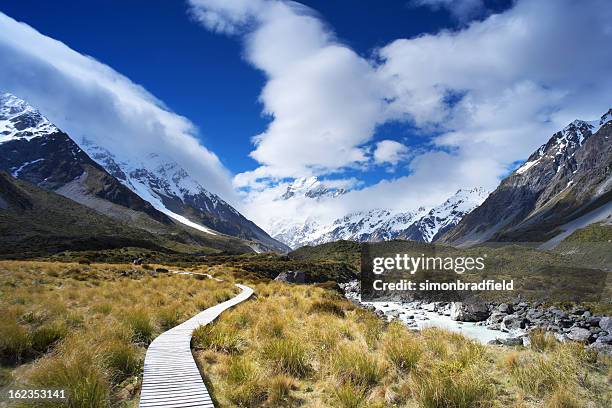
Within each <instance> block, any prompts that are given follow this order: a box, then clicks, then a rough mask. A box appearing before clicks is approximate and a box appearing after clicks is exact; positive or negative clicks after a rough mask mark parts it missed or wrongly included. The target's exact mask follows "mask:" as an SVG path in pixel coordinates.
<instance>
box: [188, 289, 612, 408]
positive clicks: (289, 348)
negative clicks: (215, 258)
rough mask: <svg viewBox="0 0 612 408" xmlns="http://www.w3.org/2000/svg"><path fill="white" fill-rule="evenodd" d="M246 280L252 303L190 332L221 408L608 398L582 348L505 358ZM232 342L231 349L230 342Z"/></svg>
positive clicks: (496, 406)
mask: <svg viewBox="0 0 612 408" xmlns="http://www.w3.org/2000/svg"><path fill="white" fill-rule="evenodd" d="M248 284H249V283H248ZM249 285H250V286H252V287H253V288H254V289H255V293H256V294H257V296H256V298H255V299H253V300H251V301H249V302H247V303H244V304H240V305H238V306H236V308H235V309H232V310H231V311H229V312H228V313H226V314H223V315H222V316H221V317H220V319H219V320H217V321H216V323H214V324H213V325H211V326H208V327H206V328H200V329H198V332H199V334H198V335H196V337H194V345H195V347H196V353H195V355H196V358H197V359H198V361H199V365H200V367H201V368H202V372H203V373H204V375H205V376H206V378H207V380H208V381H209V382H210V383H212V384H214V391H213V394H214V395H215V398H216V399H217V400H218V402H219V406H221V407H298V406H300V407H308V408H321V407H348V408H354V407H363V408H375V407H381V408H382V407H398V408H400V407H401V408H489V407H491V408H501V407H515V408H518V407H525V408H535V407H546V406H550V407H555V408H557V407H565V406H567V407H568V408H569V407H573V406H574V405H560V404H562V402H563V401H564V399H563V398H564V394H563V393H562V392H561V391H560V390H563V389H567V390H570V391H569V392H570V393H571V394H572V396H573V399H575V400H576V401H578V402H579V403H580V404H581V405H578V406H585V402H586V401H595V405H593V406H594V407H601V408H603V407H606V408H607V407H608V406H609V403H610V399H609V396H610V394H611V392H610V387H609V382H608V381H609V379H608V374H607V370H608V369H609V365H608V363H607V362H605V361H600V360H597V359H594V358H593V355H592V354H591V353H588V352H585V351H584V348H583V347H582V346H580V345H572V344H564V345H557V346H555V347H554V348H551V347H547V346H545V347H541V348H539V349H541V350H542V351H536V350H535V349H518V350H513V351H512V352H509V351H508V350H507V349H504V348H499V347H493V346H485V345H482V344H479V343H477V342H475V341H472V340H470V339H468V338H466V337H464V336H462V335H461V334H457V333H451V332H448V331H445V330H441V329H434V328H429V329H425V330H422V331H420V332H411V331H409V330H407V329H406V327H404V326H403V325H402V324H399V323H396V322H392V323H387V322H384V321H382V320H380V319H379V318H377V317H376V316H375V315H373V314H372V313H371V312H369V311H366V310H363V309H359V308H355V307H354V306H353V305H352V304H351V303H350V302H348V301H345V300H343V299H340V298H339V297H338V295H337V294H336V293H335V291H333V290H328V289H325V288H322V287H317V286H306V285H289V284H283V283H279V282H267V283H264V282H260V283H255V284H252V283H251V284H249ZM337 310H342V312H343V313H342V314H341V313H337V312H336V311H337ZM235 337H239V338H240V347H234V346H232V347H228V346H227V344H232V343H234V342H233V341H227V340H226V339H232V338H235ZM536 343H537V341H536ZM513 353H514V354H513ZM541 362H545V364H542V363H541ZM546 364H550V367H548V366H546ZM516 367H518V368H516ZM572 370H574V371H572ZM587 373H588V375H586V376H585V374H587ZM611 378H612V377H611ZM239 379H240V380H241V381H243V383H238V382H237V381H238V380H239ZM539 383H540V384H539ZM530 387H532V388H530ZM568 401H571V400H568ZM555 404H556V405H555ZM568 404H569V403H568Z"/></svg>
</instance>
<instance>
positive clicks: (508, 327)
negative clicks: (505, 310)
mask: <svg viewBox="0 0 612 408" xmlns="http://www.w3.org/2000/svg"><path fill="white" fill-rule="evenodd" d="M526 323H527V320H526V319H525V318H524V317H521V316H519V315H517V314H510V315H508V316H506V317H504V318H503V320H502V322H501V325H500V328H501V329H502V330H503V331H512V330H519V329H524V328H525V325H526Z"/></svg>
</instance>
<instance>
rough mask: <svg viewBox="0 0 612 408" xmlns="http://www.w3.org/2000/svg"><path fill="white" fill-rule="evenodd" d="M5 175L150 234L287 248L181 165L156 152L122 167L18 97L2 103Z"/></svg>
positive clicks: (1, 166)
mask: <svg viewBox="0 0 612 408" xmlns="http://www.w3.org/2000/svg"><path fill="white" fill-rule="evenodd" d="M92 158H93V160H92ZM0 170H4V171H7V172H8V173H10V174H11V175H12V176H14V177H17V178H19V179H22V180H26V181H28V182H31V183H33V184H35V185H37V186H39V187H42V188H44V189H47V190H51V191H54V192H57V193H59V194H61V195H64V196H65V197H68V198H70V199H72V200H74V201H76V202H78V203H81V204H83V205H86V206H88V207H90V208H93V209H95V210H97V211H99V212H101V213H104V214H107V215H109V216H111V217H113V218H115V219H117V220H121V221H123V222H130V223H131V224H135V225H137V226H139V227H141V228H144V229H146V230H147V231H150V232H159V233H166V232H167V231H166V229H167V228H171V229H172V228H174V227H175V226H176V223H175V221H177V222H179V223H181V224H183V225H185V226H187V227H188V228H187V230H189V231H191V232H193V230H198V231H200V232H201V233H205V234H209V235H230V236H235V237H239V238H242V239H245V240H248V241H252V242H253V243H254V245H253V248H254V249H256V250H270V249H271V250H277V251H285V250H286V249H287V247H286V246H284V245H283V244H281V243H279V242H277V241H275V240H274V239H272V238H271V237H270V236H269V235H268V234H266V233H265V232H264V231H263V230H261V229H260V228H259V227H257V226H256V225H255V224H254V223H252V222H251V221H249V220H247V219H246V218H244V217H243V216H242V215H241V214H240V213H238V212H237V211H236V210H235V209H234V208H232V207H231V206H230V205H229V204H227V203H226V202H225V201H223V200H222V199H221V198H219V197H218V196H216V195H214V194H212V193H210V192H208V191H206V190H205V189H204V188H203V187H201V186H200V184H198V183H197V182H196V181H195V180H193V179H191V178H190V177H189V175H188V174H187V173H186V172H185V170H183V169H182V168H181V167H180V166H179V165H177V164H176V163H173V162H171V161H167V160H164V159H163V158H162V157H161V156H159V155H156V154H154V153H149V154H148V155H146V157H144V158H143V160H141V161H138V162H136V163H129V162H123V161H118V160H115V156H114V155H113V153H111V152H109V151H108V150H105V149H102V148H100V147H99V146H97V145H95V144H94V143H93V142H91V141H89V142H85V141H82V142H81V145H80V146H79V145H78V144H77V143H75V141H74V140H72V139H71V138H70V137H69V136H68V135H67V134H66V133H64V132H62V131H61V130H60V129H58V128H57V127H56V126H54V125H53V124H52V123H51V122H50V121H49V120H48V119H47V118H45V117H44V116H43V115H42V114H41V113H40V112H38V111H37V110H36V109H35V108H33V107H32V106H30V105H29V104H27V103H26V102H25V101H23V100H21V99H19V98H17V97H15V96H14V95H11V94H4V95H1V96H0ZM219 233H220V234H219Z"/></svg>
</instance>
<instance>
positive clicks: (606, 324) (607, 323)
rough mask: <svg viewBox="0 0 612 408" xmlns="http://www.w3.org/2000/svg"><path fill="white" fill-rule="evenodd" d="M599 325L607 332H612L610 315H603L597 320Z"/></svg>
mask: <svg viewBox="0 0 612 408" xmlns="http://www.w3.org/2000/svg"><path fill="white" fill-rule="evenodd" d="M599 327H601V329H602V330H605V331H607V332H608V333H610V332H612V317H609V316H604V317H602V318H601V320H599Z"/></svg>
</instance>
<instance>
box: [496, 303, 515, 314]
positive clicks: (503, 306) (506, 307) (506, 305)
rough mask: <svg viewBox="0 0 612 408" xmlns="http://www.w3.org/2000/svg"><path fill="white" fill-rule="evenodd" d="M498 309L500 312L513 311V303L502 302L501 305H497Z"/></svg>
mask: <svg viewBox="0 0 612 408" xmlns="http://www.w3.org/2000/svg"><path fill="white" fill-rule="evenodd" d="M497 311H498V312H500V313H506V314H508V313H512V305H511V304H509V303H502V304H500V305H499V306H497Z"/></svg>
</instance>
